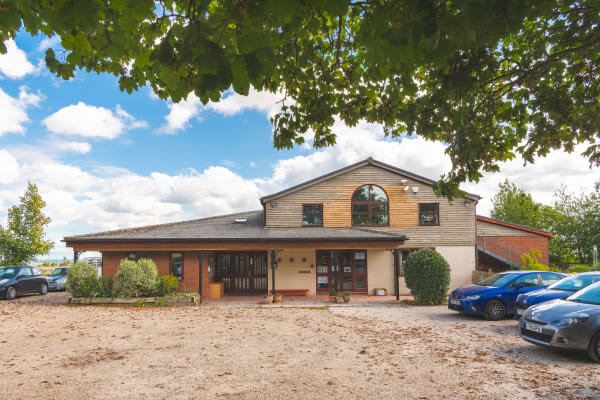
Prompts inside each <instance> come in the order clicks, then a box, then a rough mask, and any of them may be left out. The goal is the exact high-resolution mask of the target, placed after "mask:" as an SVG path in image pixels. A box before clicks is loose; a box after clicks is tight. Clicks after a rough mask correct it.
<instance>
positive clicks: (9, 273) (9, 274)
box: [0, 267, 19, 279]
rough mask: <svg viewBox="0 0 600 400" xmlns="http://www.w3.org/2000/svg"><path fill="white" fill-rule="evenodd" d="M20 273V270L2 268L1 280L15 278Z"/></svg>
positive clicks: (0, 270) (0, 271)
mask: <svg viewBox="0 0 600 400" xmlns="http://www.w3.org/2000/svg"><path fill="white" fill-rule="evenodd" d="M18 271H19V269H18V268H8V267H4V268H0V279H10V278H14V277H15V275H16V274H17V272H18Z"/></svg>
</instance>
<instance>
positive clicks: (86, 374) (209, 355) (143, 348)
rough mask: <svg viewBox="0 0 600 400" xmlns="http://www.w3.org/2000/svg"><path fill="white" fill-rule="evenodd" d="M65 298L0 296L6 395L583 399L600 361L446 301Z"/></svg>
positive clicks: (594, 387)
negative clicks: (80, 302) (104, 301)
mask: <svg viewBox="0 0 600 400" xmlns="http://www.w3.org/2000/svg"><path fill="white" fill-rule="evenodd" d="M67 298H68V294H67V293H64V292H58V293H49V294H48V295H47V296H43V297H42V296H27V297H22V298H19V299H17V300H16V301H13V302H6V301H3V302H0V318H1V319H2V323H1V324H0V349H1V350H2V355H3V368H1V369H0V396H2V398H9V399H20V398H23V399H24V398H31V397H35V398H36V399H57V398H65V399H67V398H68V399H123V398H131V399H142V398H153V399H161V398H168V399H213V398H225V399H244V400H245V399H250V400H252V399H265V398H275V399H277V398H287V399H307V398H308V399H313V398H314V399H316V398H332V399H347V398H356V399H369V400H372V399H415V398H429V399H443V398H459V399H478V400H479V399H507V398H510V399H513V398H515V399H522V398H527V399H534V398H544V399H565V398H581V399H584V398H595V397H597V394H598V393H599V391H600V387H599V383H598V376H599V374H600V365H598V364H594V363H592V362H590V361H589V359H588V358H587V356H585V355H582V354H579V353H573V354H571V353H562V352H554V351H547V350H546V349H543V348H540V347H538V346H533V345H531V344H529V343H527V342H525V341H523V340H522V339H521V338H520V337H519V330H518V327H517V325H516V324H515V322H514V321H512V320H502V321H496V322H490V321H485V320H482V319H481V318H477V317H472V316H469V315H465V314H459V313H456V312H453V311H450V310H448V309H447V308H446V307H445V306H435V307H418V306H411V305H408V304H405V303H402V302H400V303H393V304H368V305H359V304H352V303H350V304H349V305H348V306H343V305H342V306H337V305H334V306H331V307H328V306H326V305H325V304H326V303H324V304H322V305H321V306H318V305H315V306H310V307H298V306H294V307H286V306H285V304H286V303H285V300H284V303H283V305H284V307H275V306H272V307H268V306H257V305H246V306H238V305H236V306H229V305H206V304H205V305H201V306H199V307H181V308H175V307H149V306H146V307H102V306H68V305H66V303H67ZM290 304H291V303H290ZM24 344H26V345H24ZM532 371H535V374H533V373H532Z"/></svg>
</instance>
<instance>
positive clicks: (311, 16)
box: [0, 0, 600, 194]
mask: <svg viewBox="0 0 600 400" xmlns="http://www.w3.org/2000/svg"><path fill="white" fill-rule="evenodd" d="M0 7H1V10H0V11H1V12H0V42H2V41H4V40H5V39H7V38H10V37H15V35H16V34H17V31H19V30H21V29H23V30H25V31H27V32H29V33H31V34H34V35H35V34H39V33H41V34H43V35H46V36H53V35H58V36H59V37H60V38H61V46H62V49H56V50H54V49H48V51H47V52H46V65H47V66H48V68H49V69H50V71H52V72H53V73H55V74H56V75H57V76H60V77H62V78H64V79H69V78H71V77H73V76H74V73H75V71H76V69H78V68H81V69H85V70H87V71H95V72H98V73H111V74H113V75H115V76H116V77H118V82H119V87H120V88H121V90H126V91H127V92H131V91H133V90H138V89H139V88H140V87H142V86H144V85H147V84H149V85H150V86H151V87H152V89H153V90H154V92H155V93H156V94H157V95H158V96H160V97H161V98H162V99H167V98H171V99H172V100H173V101H175V102H178V101H180V100H182V99H184V98H186V97H187V96H188V95H189V94H191V93H193V94H195V95H196V96H198V97H199V98H200V100H201V101H202V102H205V103H206V102H207V101H209V100H212V101H215V102H216V101H219V100H220V98H221V96H222V94H223V93H224V92H225V91H226V90H228V89H229V88H231V87H232V88H233V90H235V91H236V92H237V93H240V94H248V92H249V89H250V87H254V88H255V89H257V90H259V91H263V90H266V91H271V92H280V93H282V99H281V104H282V109H281V111H280V112H279V113H278V114H276V115H275V116H274V117H273V118H272V123H273V126H274V131H275V132H274V136H273V137H274V145H275V147H277V148H289V147H291V146H293V145H294V144H299V143H302V142H303V141H304V134H305V133H306V132H308V131H309V130H312V132H313V133H314V146H315V147H321V146H328V145H332V144H334V143H335V140H336V136H335V133H334V132H332V126H333V124H334V122H335V119H336V118H338V119H340V120H342V121H343V122H344V123H346V124H347V125H349V126H353V125H355V124H356V123H357V122H358V121H359V120H361V119H364V120H367V121H370V122H377V123H381V124H383V127H384V131H385V133H386V134H388V135H390V136H392V137H399V136H401V135H403V134H409V135H410V134H418V135H421V136H422V137H425V138H427V139H430V140H437V141H442V142H444V143H446V144H448V147H447V150H446V152H447V153H448V154H449V156H450V157H451V159H452V164H453V169H452V171H451V172H450V173H449V174H448V175H446V176H444V177H443V180H440V182H439V186H438V189H439V192H440V193H442V194H459V193H460V192H459V190H458V184H459V183H461V182H463V181H465V180H467V179H469V180H472V181H477V180H478V179H479V178H480V177H481V175H482V172H484V171H498V169H499V163H500V162H502V161H505V160H509V159H513V158H514V157H515V156H516V155H517V154H520V155H522V156H523V157H524V159H525V161H526V162H533V159H534V156H535V155H542V156H543V155H545V154H547V153H548V152H549V151H550V150H552V149H556V148H563V149H565V150H567V151H572V150H573V148H574V145H575V144H578V143H584V142H586V141H587V145H586V146H587V148H586V150H585V151H584V155H585V156H587V157H588V158H589V160H590V162H591V163H595V164H596V165H598V164H600V144H598V143H597V138H596V135H597V133H598V129H599V127H600V112H599V111H600V103H599V102H598V101H597V99H598V96H599V94H600V84H599V83H600V82H599V79H600V70H599V67H598V63H599V61H598V60H599V58H598V56H597V55H598V51H599V50H600V28H599V26H600V7H599V6H598V3H597V2H596V1H593V0H580V1H577V0H538V1H505V0H479V1H468V2H467V1H410V0H363V1H355V0H307V1H294V0H254V1H237V0H223V1H208V0H158V1H155V0H119V1H110V2H108V1H102V0H69V1H67V0H55V1H45V0H29V1H24V0H5V1H3V2H2V5H1V6H0ZM0 51H2V52H6V48H5V46H4V45H2V44H0Z"/></svg>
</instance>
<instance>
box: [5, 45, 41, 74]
mask: <svg viewBox="0 0 600 400" xmlns="http://www.w3.org/2000/svg"><path fill="white" fill-rule="evenodd" d="M4 45H5V46H6V50H7V52H6V54H0V73H1V74H2V75H4V76H5V77H7V78H10V79H20V78H23V77H24V76H25V75H27V74H31V73H33V72H35V71H36V68H35V67H34V65H33V64H32V63H30V62H29V60H27V54H25V52H24V51H23V50H21V49H19V48H18V47H17V44H16V43H15V41H14V40H12V39H10V40H7V41H5V42H4Z"/></svg>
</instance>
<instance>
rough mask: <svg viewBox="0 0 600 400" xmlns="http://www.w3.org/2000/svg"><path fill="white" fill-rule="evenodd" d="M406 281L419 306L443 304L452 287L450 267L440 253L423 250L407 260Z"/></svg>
mask: <svg viewBox="0 0 600 400" xmlns="http://www.w3.org/2000/svg"><path fill="white" fill-rule="evenodd" d="M404 280H405V281H406V286H407V287H408V288H409V289H410V292H411V294H412V295H413V296H414V298H415V302H416V303H419V304H432V305H436V304H443V303H444V302H445V301H446V295H447V293H448V288H449V287H450V265H449V264H448V262H447V261H446V260H445V259H444V257H442V255H441V254H440V253H438V252H437V251H434V250H431V249H421V250H417V251H415V252H413V253H411V254H410V255H409V256H408V258H407V259H406V266H405V268H404Z"/></svg>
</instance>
